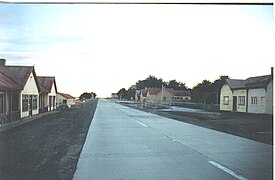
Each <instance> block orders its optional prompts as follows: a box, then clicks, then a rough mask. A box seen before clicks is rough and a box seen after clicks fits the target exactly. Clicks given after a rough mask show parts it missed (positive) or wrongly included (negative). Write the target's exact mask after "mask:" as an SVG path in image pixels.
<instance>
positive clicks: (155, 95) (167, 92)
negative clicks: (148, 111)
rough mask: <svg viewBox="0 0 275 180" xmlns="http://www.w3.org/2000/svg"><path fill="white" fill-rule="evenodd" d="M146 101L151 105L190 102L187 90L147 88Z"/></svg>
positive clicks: (189, 93)
mask: <svg viewBox="0 0 275 180" xmlns="http://www.w3.org/2000/svg"><path fill="white" fill-rule="evenodd" d="M145 98H146V101H147V102H148V103H153V104H171V103H173V102H184V101H190V100H191V92H190V91H188V90H174V89H173V88H166V87H163V88H148V89H147V94H146V97H145Z"/></svg>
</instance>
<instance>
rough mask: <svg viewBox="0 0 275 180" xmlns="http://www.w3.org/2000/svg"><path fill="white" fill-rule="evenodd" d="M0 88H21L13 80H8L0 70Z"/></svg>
mask: <svg viewBox="0 0 275 180" xmlns="http://www.w3.org/2000/svg"><path fill="white" fill-rule="evenodd" d="M0 88H1V89H16V90H21V88H20V86H18V85H17V84H16V83H15V82H13V81H12V80H10V79H9V78H8V77H7V76H5V75H4V74H2V73H1V72H0Z"/></svg>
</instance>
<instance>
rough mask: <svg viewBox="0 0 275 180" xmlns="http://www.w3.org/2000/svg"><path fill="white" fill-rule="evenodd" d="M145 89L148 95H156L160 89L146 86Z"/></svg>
mask: <svg viewBox="0 0 275 180" xmlns="http://www.w3.org/2000/svg"><path fill="white" fill-rule="evenodd" d="M147 90H148V91H147V92H149V94H150V95H157V94H158V93H159V92H160V91H161V88H148V89H147Z"/></svg>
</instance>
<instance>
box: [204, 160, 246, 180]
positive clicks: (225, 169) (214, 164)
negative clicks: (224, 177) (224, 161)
mask: <svg viewBox="0 0 275 180" xmlns="http://www.w3.org/2000/svg"><path fill="white" fill-rule="evenodd" d="M208 162H209V163H210V164H212V165H213V166H215V167H217V168H219V169H221V170H223V171H224V172H226V173H228V174H230V175H231V176H233V177H235V178H237V179H239V180H247V179H246V178H245V177H243V176H241V175H237V174H236V173H235V172H234V171H232V170H230V169H228V168H226V167H224V166H222V165H220V164H218V163H216V162H215V161H208Z"/></svg>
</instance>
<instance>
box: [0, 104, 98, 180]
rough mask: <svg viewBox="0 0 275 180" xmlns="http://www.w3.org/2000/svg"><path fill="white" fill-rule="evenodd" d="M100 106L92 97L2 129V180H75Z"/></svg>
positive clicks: (0, 137) (0, 146)
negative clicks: (89, 132)
mask: <svg viewBox="0 0 275 180" xmlns="http://www.w3.org/2000/svg"><path fill="white" fill-rule="evenodd" d="M96 107H97V100H91V101H89V102H87V103H86V104H85V105H83V106H81V107H75V108H71V109H67V110H64V111H61V112H58V113H52V114H49V115H45V116H43V117H41V118H37V119H36V120H34V121H31V122H28V123H26V124H23V125H21V126H18V127H14V128H11V129H9V130H6V131H3V132H1V133H0V154H1V155H0V177H1V179H7V180H8V179H35V180H36V179H40V180H41V179H42V180H43V179H45V180H46V179H47V180H49V179H51V180H54V179H64V180H65V179H66V180H68V179H72V178H73V174H74V172H75V169H76V165H77V162H78V159H79V156H80V152H81V150H82V147H83V144H84V142H85V139H86V135H87V132H88V129H89V126H90V123H91V121H92V119H93V115H94V112H95V110H96Z"/></svg>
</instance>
